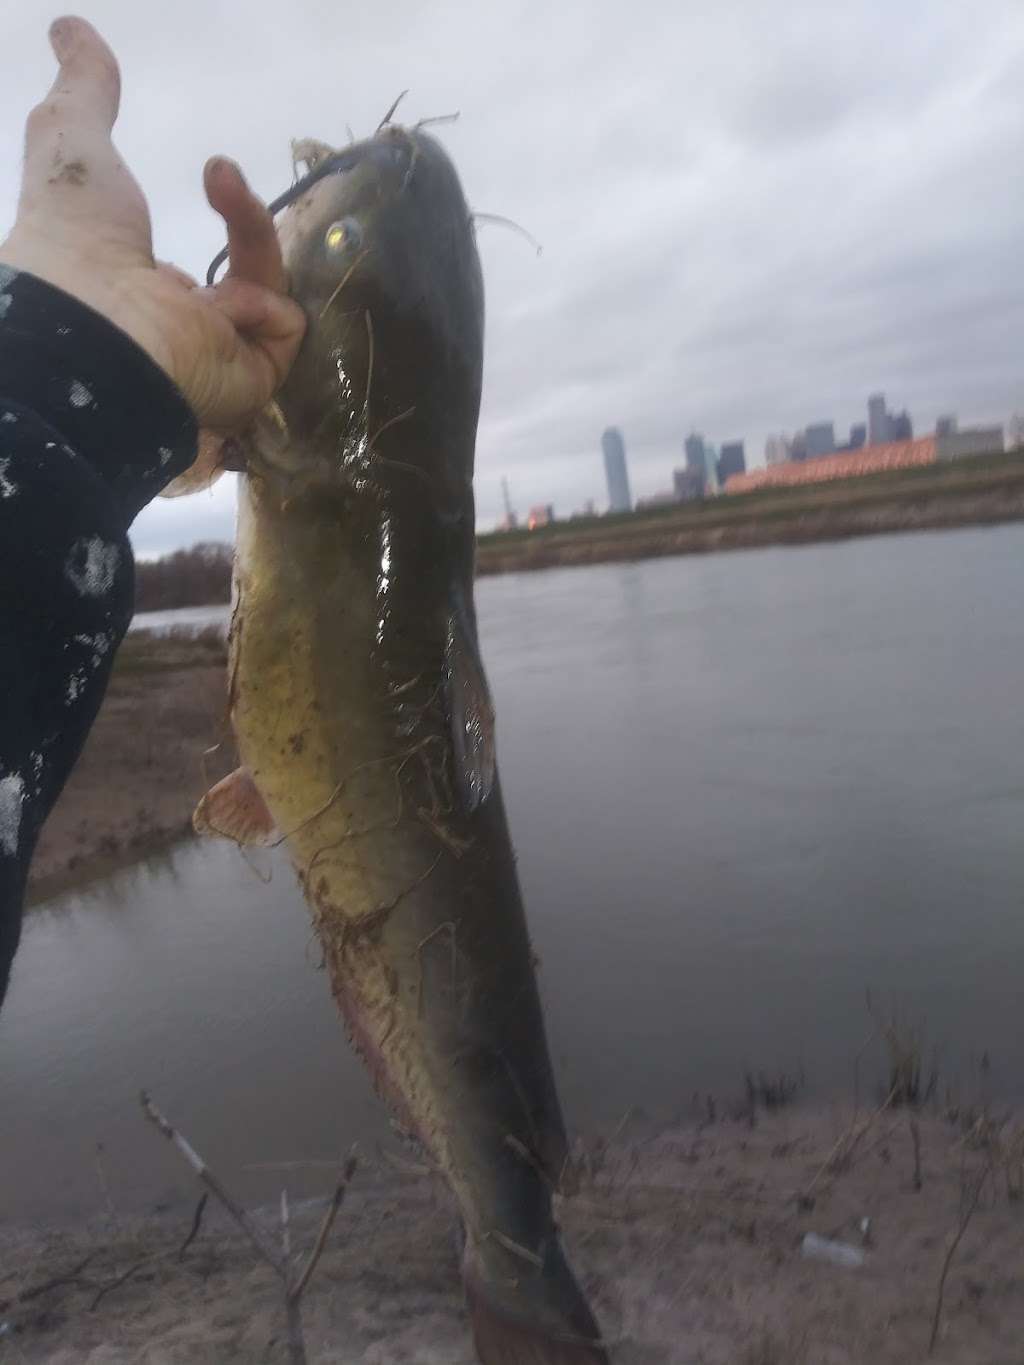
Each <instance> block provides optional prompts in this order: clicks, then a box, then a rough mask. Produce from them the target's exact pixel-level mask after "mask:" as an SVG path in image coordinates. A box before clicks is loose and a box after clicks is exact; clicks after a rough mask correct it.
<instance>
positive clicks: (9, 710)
mask: <svg viewBox="0 0 1024 1365" xmlns="http://www.w3.org/2000/svg"><path fill="white" fill-rule="evenodd" d="M195 447H196V428H195V421H194V418H193V417H192V414H191V411H190V409H189V408H188V406H187V404H186V403H185V401H184V399H183V398H182V397H181V395H180V394H179V392H178V390H177V389H176V388H175V387H174V385H173V384H172V383H171V382H170V380H169V379H168V378H167V377H166V376H165V375H164V374H163V372H162V371H161V370H160V369H159V368H158V367H157V366H156V365H155V364H154V363H153V362H152V361H151V360H150V359H149V358H148V356H146V355H145V353H144V352H143V351H142V350H141V349H140V348H139V347H137V346H136V345H135V344H134V342H132V341H131V340H130V339H129V338H128V337H127V336H125V334H124V333H122V332H120V331H119V330H118V329H117V328H115V327H114V326H112V325H111V324H110V323H109V322H107V321H105V320H104V319H103V318H101V317H100V316H99V315H98V314H96V313H93V312H92V311H91V310H89V309H87V308H85V307H84V306H83V305H82V304H80V303H78V302H76V301H75V300H73V299H71V298H70V297H69V296H68V295H66V294H63V293H62V292H60V291H59V290H56V289H53V288H51V287H49V286H47V285H45V284H42V283H41V282H40V281H38V280H36V279H34V278H33V277H32V276H28V275H14V274H13V273H12V272H10V271H9V270H6V269H5V268H3V267H0V999H2V997H3V993H4V990H5V988H6V981H7V975H8V971H9V967H10V962H11V959H12V957H13V955H14V951H15V948H16V947H17V941H18V937H19V932H20V922H21V905H22V897H23V893H24V886H25V879H26V875H27V871H28V865H29V862H30V860H31V856H32V851H33V849H34V847H35V842H36V838H37V836H38V833H39V830H40V828H41V826H42V824H43V821H44V820H45V818H46V816H47V814H48V813H49V811H50V809H51V808H52V806H53V804H54V802H55V801H56V799H57V797H58V795H59V794H60V791H61V788H62V787H63V785H64V783H65V781H66V780H67V777H68V774H69V773H70V771H71V768H72V766H73V765H74V762H75V760H76V758H77V757H78V754H79V753H80V751H81V748H82V745H83V743H84V742H85V738H86V735H87V734H88V731H89V728H90V726H91V725H92V722H93V720H94V719H95V716H96V712H97V710H98V709H99V705H100V702H101V700H102V698H103V693H104V691H105V689H106V685H107V680H108V678H109V675H110V668H111V663H112V660H113V655H114V651H115V650H116V648H117V646H118V644H119V643H120V641H121V639H122V638H123V636H124V633H125V631H126V630H127V628H128V624H129V622H130V620H131V615H132V605H133V602H132V599H133V580H134V573H133V564H132V556H131V549H130V545H129V542H128V535H127V532H128V527H129V525H130V524H131V522H132V520H133V519H134V517H135V516H136V514H137V513H138V512H139V510H140V509H141V508H142V507H143V506H144V505H145V504H146V503H147V502H148V501H149V500H150V499H151V498H152V497H154V496H155V495H156V493H157V492H159V490H160V489H161V488H162V487H163V486H164V484H166V483H167V482H168V481H169V480H170V479H171V478H173V477H174V476H175V475H176V474H178V473H180V472H181V471H182V470H183V469H184V468H185V467H187V465H188V464H189V463H190V462H191V460H192V458H193V457H194V454H195Z"/></svg>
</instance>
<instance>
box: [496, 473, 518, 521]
mask: <svg viewBox="0 0 1024 1365" xmlns="http://www.w3.org/2000/svg"><path fill="white" fill-rule="evenodd" d="M501 497H502V501H503V502H504V504H505V520H504V521H503V522H502V523H501V525H500V526H499V527H498V530H499V531H514V530H515V529H516V527H517V526H518V525H519V518H518V517H517V516H516V513H515V508H514V507H513V506H512V499H511V497H510V496H509V491H508V479H502V481H501Z"/></svg>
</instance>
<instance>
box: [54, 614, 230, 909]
mask: <svg viewBox="0 0 1024 1365" xmlns="http://www.w3.org/2000/svg"><path fill="white" fill-rule="evenodd" d="M225 665H226V653H225V645H224V639H223V635H222V633H221V632H219V631H217V630H208V631H204V632H200V633H199V634H198V635H195V636H192V637H189V636H186V635H169V636H155V635H148V634H145V633H141V632H136V633H133V634H131V635H129V636H128V637H127V639H126V640H125V642H124V644H122V646H121V649H120V651H119V652H118V656H117V659H116V662H115V665H114V673H113V676H112V678H111V682H110V687H109V688H108V690H107V695H106V697H105V698H104V701H103V706H102V707H101V709H100V713H99V716H98V717H97V719H96V724H95V725H94V726H93V728H92V731H91V733H90V735H89V739H88V741H87V743H86V746H85V749H84V751H83V753H82V757H81V759H80V760H79V762H78V764H77V765H76V767H75V769H74V772H73V773H72V774H71V778H70V780H69V781H68V784H67V786H66V787H65V788H64V791H63V792H62V793H61V796H60V799H59V801H58V802H57V805H56V806H55V807H54V809H53V811H52V812H51V814H50V818H49V819H48V820H47V822H46V825H45V826H44V828H43V831H42V834H41V836H40V839H39V843H38V845H37V847H36V853H35V858H34V859H33V863H32V869H31V873H30V878H29V898H30V900H34V901H38V900H40V899H43V898H45V897H47V896H50V895H54V894H56V893H57V892H59V891H61V890H62V889H64V888H66V887H68V886H71V885H77V884H80V883H83V882H87V881H90V880H92V879H93V878H95V877H99V876H103V875H105V874H106V873H108V872H110V871H112V870H114V869H115V868H116V867H118V866H122V865H123V864H125V863H128V862H133V861H135V860H136V859H137V858H141V857H144V856H146V855H147V854H148V853H152V852H154V851H156V850H158V849H161V848H165V847H166V846H167V845H168V844H170V843H172V842H174V841H175V840H176V839H180V838H184V837H187V835H188V834H189V833H190V831H191V827H192V826H191V817H192V811H193V809H194V807H195V804H196V802H197V801H198V799H199V798H200V796H202V794H203V792H204V791H205V790H206V788H207V786H208V785H209V782H210V781H215V780H216V779H217V778H218V777H220V776H222V775H223V774H224V773H225V772H228V771H230V770H231V768H232V767H233V766H234V758H233V741H232V739H231V735H230V731H229V729H228V726H227V724H226V698H225V687H224V678H225ZM218 746H219V747H218Z"/></svg>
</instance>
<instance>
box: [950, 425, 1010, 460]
mask: <svg viewBox="0 0 1024 1365" xmlns="http://www.w3.org/2000/svg"><path fill="white" fill-rule="evenodd" d="M1004 447H1005V437H1004V435H1003V429H1002V427H965V428H964V429H963V431H947V432H945V433H944V434H941V435H940V434H936V437H935V454H936V456H937V457H938V458H939V459H940V460H961V459H963V458H964V456H966V455H1001V454H1002V452H1003V449H1004Z"/></svg>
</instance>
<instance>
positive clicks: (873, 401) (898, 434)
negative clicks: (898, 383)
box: [868, 393, 914, 446]
mask: <svg viewBox="0 0 1024 1365" xmlns="http://www.w3.org/2000/svg"><path fill="white" fill-rule="evenodd" d="M913 438H914V424H913V422H912V421H911V420H910V413H909V412H907V411H906V410H904V411H903V412H888V411H887V410H886V406H885V395H884V394H881V393H873V394H872V395H871V397H870V398H869V399H868V445H869V446H881V445H886V444H887V443H889V442H892V441H911V440H913Z"/></svg>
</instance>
